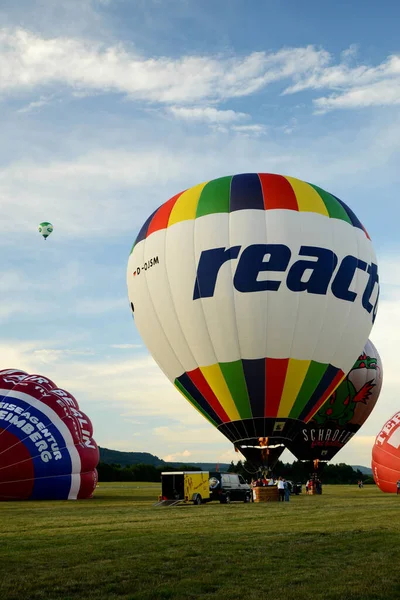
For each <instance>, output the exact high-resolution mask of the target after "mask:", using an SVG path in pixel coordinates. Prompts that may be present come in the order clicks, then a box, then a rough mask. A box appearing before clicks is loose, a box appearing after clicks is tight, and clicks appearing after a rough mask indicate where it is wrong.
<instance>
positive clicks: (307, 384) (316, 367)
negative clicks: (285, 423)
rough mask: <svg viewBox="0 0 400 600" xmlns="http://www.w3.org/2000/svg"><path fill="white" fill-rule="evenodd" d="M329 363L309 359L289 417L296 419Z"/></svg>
mask: <svg viewBox="0 0 400 600" xmlns="http://www.w3.org/2000/svg"><path fill="white" fill-rule="evenodd" d="M328 366H329V365H326V364H323V363H319V362H316V361H314V360H313V361H311V364H310V366H309V367H308V371H307V374H306V376H305V378H304V381H303V384H302V386H301V388H300V391H299V393H298V395H297V398H296V400H295V402H294V405H293V407H292V410H291V411H290V413H289V417H290V418H291V419H298V418H299V416H300V413H301V411H302V410H303V409H304V407H305V405H306V404H307V402H308V400H309V399H310V398H311V396H312V394H313V392H314V391H315V389H316V388H317V386H318V384H319V382H320V381H321V379H322V377H323V376H324V374H325V372H326V370H327V368H328Z"/></svg>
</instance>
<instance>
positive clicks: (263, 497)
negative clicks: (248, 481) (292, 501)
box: [253, 485, 279, 502]
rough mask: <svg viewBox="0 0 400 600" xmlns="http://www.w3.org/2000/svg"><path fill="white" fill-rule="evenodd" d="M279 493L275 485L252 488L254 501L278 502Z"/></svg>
mask: <svg viewBox="0 0 400 600" xmlns="http://www.w3.org/2000/svg"><path fill="white" fill-rule="evenodd" d="M278 499H279V493H278V488H277V486H276V485H268V486H266V487H255V488H253V500H254V502H278Z"/></svg>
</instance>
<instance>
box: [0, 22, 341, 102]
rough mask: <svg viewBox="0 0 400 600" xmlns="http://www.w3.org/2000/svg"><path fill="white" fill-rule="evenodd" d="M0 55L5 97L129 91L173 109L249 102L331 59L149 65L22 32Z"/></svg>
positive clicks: (203, 59) (11, 36)
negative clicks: (53, 91) (57, 88)
mask: <svg viewBox="0 0 400 600" xmlns="http://www.w3.org/2000/svg"><path fill="white" fill-rule="evenodd" d="M0 52H1V59H0V61H1V62H0V71H1V72H2V73H3V77H2V79H1V81H0V91H2V92H3V93H11V92H15V91H17V90H18V91H20V90H32V89H34V88H36V87H40V86H41V87H43V86H49V85H60V84H61V85H65V86H67V87H69V88H71V89H72V90H74V91H78V92H81V91H89V90H91V91H93V92H98V91H101V92H114V93H122V94H126V95H128V96H129V97H131V98H136V99H141V100H148V101H153V102H154V101H155V102H162V103H168V104H176V103H188V102H189V103H193V102H194V101H196V100H200V99H205V98H214V99H217V100H218V99H220V100H221V99H226V98H232V97H239V96H247V95H250V94H253V93H254V92H256V91H258V90H260V89H262V88H263V87H265V86H266V85H268V84H270V83H272V82H274V81H279V80H280V79H284V78H288V77H289V78H290V77H294V76H296V77H298V76H299V75H301V74H308V73H309V72H310V71H313V70H314V69H316V68H318V67H322V66H323V65H325V64H326V63H327V62H328V61H329V59H330V57H329V54H328V53H327V52H325V51H324V50H317V49H316V48H314V47H313V46H307V47H306V48H287V49H286V48H285V49H282V50H280V51H278V52H276V53H266V52H253V53H252V54H250V55H248V56H244V57H242V58H239V57H223V56H218V57H212V56H184V57H182V58H179V59H171V58H164V57H162V58H151V59H146V58H143V57H141V56H140V55H138V54H137V53H135V52H134V51H133V49H132V48H130V47H128V46H124V45H122V44H120V43H119V44H116V45H114V46H104V45H102V44H99V43H95V42H92V41H82V40H79V39H74V38H69V37H57V38H44V37H41V36H40V35H36V34H34V33H33V32H30V31H27V30H24V29H21V28H20V29H16V30H11V29H2V30H1V31H0Z"/></svg>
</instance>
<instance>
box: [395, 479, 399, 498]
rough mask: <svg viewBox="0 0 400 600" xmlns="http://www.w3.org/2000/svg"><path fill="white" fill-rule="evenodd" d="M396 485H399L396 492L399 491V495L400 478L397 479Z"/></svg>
mask: <svg viewBox="0 0 400 600" xmlns="http://www.w3.org/2000/svg"><path fill="white" fill-rule="evenodd" d="M396 486H397V492H396V493H397V495H399V494H400V479H398V480H397V483H396Z"/></svg>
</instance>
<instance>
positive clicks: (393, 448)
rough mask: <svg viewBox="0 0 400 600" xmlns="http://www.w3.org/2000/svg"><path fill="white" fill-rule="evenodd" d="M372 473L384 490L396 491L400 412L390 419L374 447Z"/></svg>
mask: <svg viewBox="0 0 400 600" xmlns="http://www.w3.org/2000/svg"><path fill="white" fill-rule="evenodd" d="M371 467H372V473H373V476H374V480H375V483H376V485H377V486H378V487H379V488H380V489H381V490H382V492H389V493H390V492H392V493H394V492H396V483H397V481H398V480H400V412H397V413H396V414H394V415H393V417H392V418H391V419H389V420H388V421H387V422H386V423H385V424H384V426H383V427H382V429H381V431H380V432H379V433H378V435H377V436H376V439H375V443H374V445H373V448H372V464H371Z"/></svg>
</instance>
